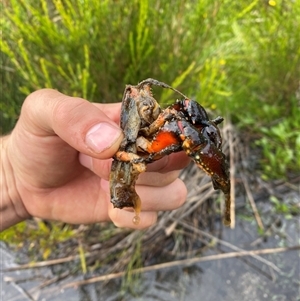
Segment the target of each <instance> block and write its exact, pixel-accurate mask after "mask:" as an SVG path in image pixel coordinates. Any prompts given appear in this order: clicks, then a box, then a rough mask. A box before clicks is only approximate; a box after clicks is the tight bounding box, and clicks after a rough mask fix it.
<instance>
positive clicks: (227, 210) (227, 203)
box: [223, 193, 231, 227]
mask: <svg viewBox="0 0 300 301" xmlns="http://www.w3.org/2000/svg"><path fill="white" fill-rule="evenodd" d="M230 207H231V199H230V193H229V194H225V208H224V218H223V224H224V225H225V226H227V227H230V224H231V217H230Z"/></svg>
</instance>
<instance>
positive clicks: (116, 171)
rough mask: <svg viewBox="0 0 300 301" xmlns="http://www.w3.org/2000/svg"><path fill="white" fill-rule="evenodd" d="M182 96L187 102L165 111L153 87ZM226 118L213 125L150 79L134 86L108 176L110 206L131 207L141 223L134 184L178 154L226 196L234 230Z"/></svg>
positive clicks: (195, 108)
mask: <svg viewBox="0 0 300 301" xmlns="http://www.w3.org/2000/svg"><path fill="white" fill-rule="evenodd" d="M152 85H155V86H160V87H162V88H167V89H171V90H173V91H175V92H176V93H178V94H180V95H181V97H183V99H181V100H177V101H176V102H175V103H174V104H172V105H171V106H169V107H167V108H166V109H162V108H161V107H160V106H159V104H158V102H157V101H156V100H155V99H154V97H153V95H152V92H151V86H152ZM222 121H223V118H222V117H217V118H216V119H213V120H209V117H208V115H207V112H206V111H205V109H204V108H203V107H202V106H201V105H200V104H198V103H197V102H196V101H194V100H191V99H189V98H188V97H186V96H185V95H184V94H182V93H181V92H179V91H178V90H176V89H174V88H172V87H171V86H169V85H167V84H165V83H163V82H160V81H157V80H155V79H152V78H148V79H146V80H143V81H142V82H140V83H139V84H138V85H136V86H132V85H127V86H126V88H125V91H124V95H123V99H122V107H121V119H120V126H121V128H122V130H123V132H124V139H123V141H122V142H121V145H120V147H119V150H118V152H117V153H116V154H115V156H114V160H113V162H112V167H111V173H110V194H111V202H112V204H113V205H114V207H116V208H120V209H122V208H124V207H133V208H134V210H135V213H136V215H135V217H134V219H133V222H134V223H135V224H138V223H139V212H140V210H141V200H140V198H139V196H138V194H137V193H136V191H135V183H136V180H137V178H138V176H139V174H140V173H142V172H144V171H146V165H147V164H148V163H151V162H153V161H155V160H158V159H160V158H162V157H164V156H166V155H169V154H171V153H174V152H179V151H184V152H185V153H186V154H187V155H188V156H189V157H191V158H192V160H193V161H194V162H195V163H196V164H197V166H198V167H199V168H201V169H202V170H203V171H204V172H206V173H207V174H208V175H209V176H210V177H211V180H212V183H213V187H214V189H220V190H221V191H222V192H223V193H224V195H225V212H224V224H225V225H227V226H228V225H230V178H229V165H228V163H227V160H226V157H225V155H224V154H223V152H222V137H221V134H220V131H219V128H218V124H220V123H221V122H222Z"/></svg>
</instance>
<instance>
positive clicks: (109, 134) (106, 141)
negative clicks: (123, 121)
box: [85, 122, 121, 153]
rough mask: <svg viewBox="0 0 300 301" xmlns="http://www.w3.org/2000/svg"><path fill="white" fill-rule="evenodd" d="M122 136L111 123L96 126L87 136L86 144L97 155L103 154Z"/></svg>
mask: <svg viewBox="0 0 300 301" xmlns="http://www.w3.org/2000/svg"><path fill="white" fill-rule="evenodd" d="M120 135H121V130H120V129H119V128H117V127H115V126H113V125H111V124H109V123H106V122H102V123H98V124H96V125H94V126H93V127H92V128H91V129H90V130H89V131H88V132H87V134H86V138H85V142H86V144H87V145H88V146H89V147H90V148H91V149H92V150H93V151H95V152H96V153H101V152H102V151H104V150H105V149H107V148H109V147H110V146H112V145H113V143H114V142H115V141H116V140H117V139H118V138H119V136H120Z"/></svg>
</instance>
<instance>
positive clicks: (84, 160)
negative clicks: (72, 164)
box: [79, 153, 93, 170]
mask: <svg viewBox="0 0 300 301" xmlns="http://www.w3.org/2000/svg"><path fill="white" fill-rule="evenodd" d="M79 162H80V164H81V165H82V166H84V167H86V168H88V169H90V170H92V169H93V159H92V157H90V156H88V155H85V154H82V153H80V154H79Z"/></svg>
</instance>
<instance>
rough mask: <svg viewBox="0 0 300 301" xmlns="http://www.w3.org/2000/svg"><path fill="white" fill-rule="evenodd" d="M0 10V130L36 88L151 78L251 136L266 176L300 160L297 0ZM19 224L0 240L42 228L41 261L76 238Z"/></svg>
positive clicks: (86, 92)
mask: <svg viewBox="0 0 300 301" xmlns="http://www.w3.org/2000/svg"><path fill="white" fill-rule="evenodd" d="M0 7H1V11H2V15H3V18H2V20H1V27H2V33H1V35H2V36H1V58H0V59H1V63H0V68H1V74H2V87H1V90H2V91H1V92H2V94H1V96H2V97H1V102H0V121H1V125H0V130H1V131H2V133H6V132H8V131H9V130H11V129H12V127H13V125H14V124H15V121H16V119H17V117H18V114H19V112H20V108H21V105H22V102H23V100H24V98H25V97H26V96H27V95H28V94H29V93H30V92H32V91H34V90H36V89H40V88H45V87H47V88H54V89H58V90H59V91H61V92H63V93H66V94H69V95H73V96H80V97H83V98H86V99H88V100H90V101H95V102H118V101H120V100H121V98H122V94H123V89H124V86H125V84H129V83H131V84H135V83H138V82H139V81H141V80H142V79H145V78H148V77H153V78H156V79H158V80H161V81H164V82H166V83H168V84H170V85H172V86H174V87H175V88H178V89H180V90H181V91H182V92H183V93H184V94H186V95H189V96H191V97H192V98H195V99H197V101H198V102H199V103H201V104H202V105H203V106H204V107H205V108H210V109H211V110H217V112H218V113H219V114H220V115H222V116H225V117H226V119H230V120H232V121H233V122H234V124H235V125H236V126H238V127H239V128H240V129H241V131H243V132H245V133H249V135H252V137H256V140H255V145H256V147H257V146H259V147H260V148H261V149H262V154H263V156H262V161H261V163H262V164H261V172H262V174H263V175H264V177H265V178H282V177H285V176H286V175H287V172H288V171H297V170H299V169H300V118H299V116H300V105H299V101H300V100H299V99H300V95H299V94H300V87H299V78H300V76H299V75H300V47H299V45H300V35H299V30H297V29H298V28H299V24H300V2H299V1H283V0H278V1H272V0H270V1H258V0H246V1H236V2H234V1H229V0H223V1H219V0H202V1H200V0H198V1H183V0H174V1H153V0H139V1H138V0H130V1H125V0H119V1H98V0H90V1H80V0H72V1H71V0H40V1H36V0H9V1H3V2H1V4H0ZM155 94H156V98H157V99H160V101H161V103H163V104H164V105H165V104H168V103H170V102H172V101H174V95H172V93H171V92H170V91H162V92H161V91H160V90H157V91H156V90H155ZM214 115H217V113H215V114H214ZM283 209H284V208H281V210H283ZM26 227H28V226H26V225H25V224H24V223H21V224H19V225H17V226H15V227H13V228H11V229H9V230H7V231H5V232H4V233H3V234H2V236H1V237H0V238H2V239H6V240H8V241H9V240H10V239H9V237H10V238H11V239H12V237H13V236H14V239H16V241H18V233H26V231H31V232H30V233H33V234H34V233H36V235H38V233H40V234H39V235H41V236H40V237H36V241H37V242H39V243H40V247H41V248H40V249H41V252H42V257H43V258H47V257H48V255H49V250H50V249H49V248H50V247H51V246H50V245H51V243H52V242H53V244H54V243H57V242H61V241H64V239H65V238H68V237H70V236H72V235H73V234H72V230H71V229H69V228H56V227H58V226H55V225H53V226H51V227H50V228H48V227H45V225H44V224H43V222H39V223H37V224H36V225H35V227H34V229H31V230H30V229H27V228H26ZM26 229H27V230H26ZM49 229H50V230H49ZM45 233H46V234H47V235H46V236H45ZM53 233H55V236H53V235H52V234H53ZM3 235H4V236H5V235H6V236H5V237H4V236H3ZM10 235H11V236H10ZM22 235H23V234H22ZM30 235H31V234H30ZM103 235H105V231H104V230H102V236H101V237H102V238H101V239H103V240H105V238H104V236H103ZM108 235H110V234H108ZM42 236H43V237H47V238H41V237H42ZM31 237H32V236H31ZM49 237H50V239H49ZM20 239H22V240H23V242H24V241H25V239H24V236H22V238H20ZM22 240H20V242H22ZM43 240H45V242H47V243H48V244H46V245H45V246H44V245H43ZM49 242H50V243H49ZM79 246H80V247H79V251H78V252H79V253H80V254H81V255H82V254H83V253H84V250H83V249H82V246H81V244H79ZM137 248H140V246H137ZM83 256H84V255H83ZM81 263H82V269H83V270H86V264H85V261H84V259H82V260H81ZM131 264H132V266H138V264H139V262H138V260H137V259H136V258H135V257H134V259H133V260H132V262H131Z"/></svg>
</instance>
